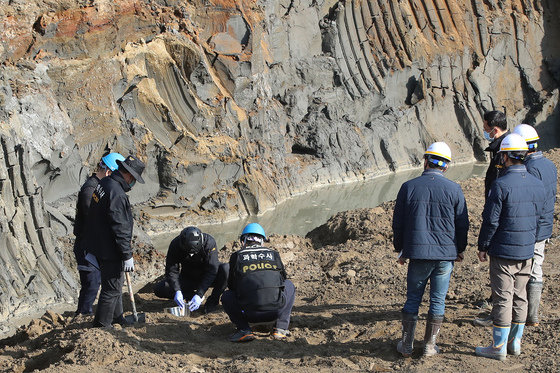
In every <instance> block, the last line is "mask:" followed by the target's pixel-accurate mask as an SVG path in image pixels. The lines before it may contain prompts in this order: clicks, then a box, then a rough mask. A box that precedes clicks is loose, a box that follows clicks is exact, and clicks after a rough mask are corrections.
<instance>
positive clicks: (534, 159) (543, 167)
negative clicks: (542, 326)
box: [513, 124, 558, 326]
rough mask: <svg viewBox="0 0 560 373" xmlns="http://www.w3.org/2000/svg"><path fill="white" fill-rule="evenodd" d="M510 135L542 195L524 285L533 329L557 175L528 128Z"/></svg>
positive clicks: (519, 128)
mask: <svg viewBox="0 0 560 373" xmlns="http://www.w3.org/2000/svg"><path fill="white" fill-rule="evenodd" d="M513 133H517V134H518V135H520V136H521V137H523V138H524V139H525V142H526V143H527V147H528V149H529V150H528V152H527V156H526V157H525V160H524V161H523V163H524V164H525V167H527V172H529V173H530V174H531V175H533V176H534V177H536V178H537V179H539V180H541V181H542V182H543V185H544V189H545V193H546V200H545V205H544V220H543V221H541V222H540V224H539V229H538V231H537V242H536V243H535V254H534V256H533V263H532V265H531V278H530V279H529V282H528V283H527V302H528V308H527V320H526V322H525V325H527V326H536V325H539V305H540V302H541V294H542V289H543V270H542V265H543V262H544V246H545V242H546V241H547V240H548V239H549V238H550V236H552V224H553V222H554V204H555V203H556V182H557V180H558V172H557V170H556V166H555V165H554V163H552V161H550V160H549V159H547V158H546V157H545V156H544V155H543V153H542V152H541V151H538V150H537V149H538V140H539V135H538V133H537V131H536V130H535V129H534V128H533V127H532V126H530V125H528V124H520V125H518V126H517V127H515V129H514V130H513Z"/></svg>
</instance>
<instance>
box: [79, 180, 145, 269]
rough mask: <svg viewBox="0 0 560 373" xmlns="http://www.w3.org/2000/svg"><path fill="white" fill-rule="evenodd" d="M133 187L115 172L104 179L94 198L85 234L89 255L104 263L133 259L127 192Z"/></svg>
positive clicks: (131, 221) (96, 189) (130, 212)
mask: <svg viewBox="0 0 560 373" xmlns="http://www.w3.org/2000/svg"><path fill="white" fill-rule="evenodd" d="M129 190H130V186H129V185H128V183H127V182H126V181H125V180H124V178H123V177H122V175H121V173H120V172H118V171H115V172H113V173H112V174H111V176H108V177H105V178H103V179H102V180H101V181H100V182H99V184H97V187H96V188H95V191H94V192H93V196H92V197H91V205H90V207H89V214H88V217H87V224H86V227H85V230H86V231H87V240H88V247H87V251H88V252H90V253H92V254H93V255H95V256H96V257H97V259H101V260H105V261H122V260H127V259H130V258H132V248H131V247H130V240H131V239H132V226H133V224H134V222H133V220H132V209H131V208H130V202H129V201H128V196H127V195H126V192H128V191H129Z"/></svg>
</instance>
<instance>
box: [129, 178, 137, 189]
mask: <svg viewBox="0 0 560 373" xmlns="http://www.w3.org/2000/svg"><path fill="white" fill-rule="evenodd" d="M134 184H136V179H134V180H132V181H131V182H130V184H128V185H129V186H130V187H131V188H132V187H133V186H134Z"/></svg>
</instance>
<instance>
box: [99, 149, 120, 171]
mask: <svg viewBox="0 0 560 373" xmlns="http://www.w3.org/2000/svg"><path fill="white" fill-rule="evenodd" d="M101 160H102V161H103V163H105V165H107V167H109V170H111V171H115V170H117V169H118V168H119V165H118V164H117V161H121V162H122V161H124V157H123V156H122V154H120V153H109V154H107V155H106V156H105V157H103V158H101Z"/></svg>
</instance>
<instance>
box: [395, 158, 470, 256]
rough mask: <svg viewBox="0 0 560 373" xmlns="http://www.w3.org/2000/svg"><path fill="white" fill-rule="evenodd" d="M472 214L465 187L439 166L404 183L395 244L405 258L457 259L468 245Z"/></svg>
mask: <svg viewBox="0 0 560 373" xmlns="http://www.w3.org/2000/svg"><path fill="white" fill-rule="evenodd" d="M468 230H469V218H468V212H467V204H466V202H465V196H464V195H463V191H462V190H461V187H460V186H459V185H458V184H457V183H454V182H453V181H451V180H448V179H446V178H445V177H444V176H443V173H442V172H441V171H439V170H436V169H427V170H425V171H424V172H423V173H422V175H421V176H419V177H417V178H415V179H412V180H409V181H407V182H406V183H404V184H403V185H402V186H401V189H400V190H399V194H398V196H397V202H396V204H395V211H394V213H393V246H394V247H395V251H402V257H403V258H410V259H428V260H455V259H457V254H458V253H462V252H463V251H464V250H465V247H466V246H467V233H468Z"/></svg>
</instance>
